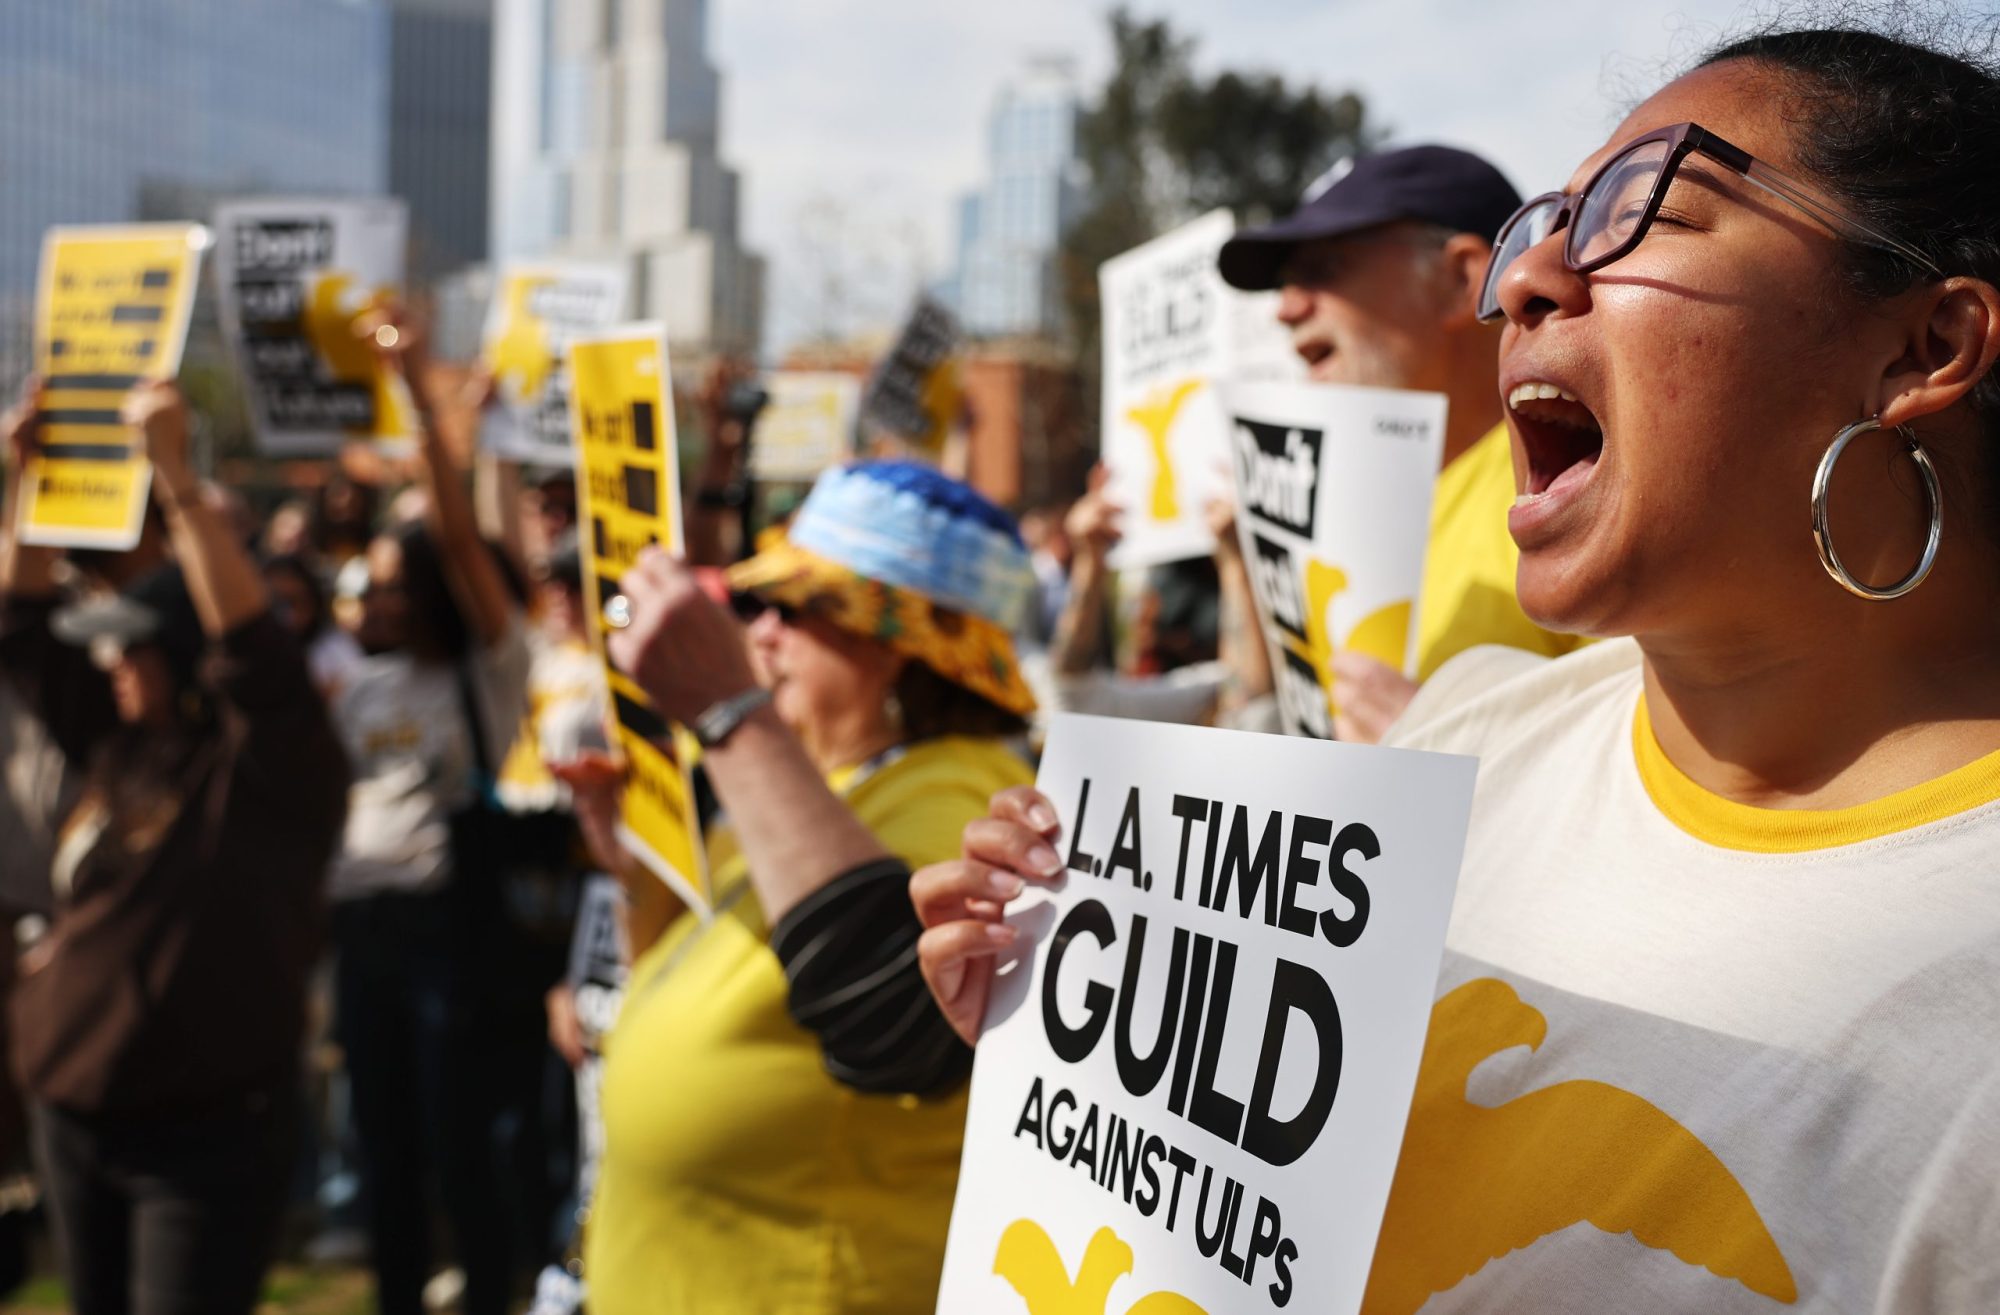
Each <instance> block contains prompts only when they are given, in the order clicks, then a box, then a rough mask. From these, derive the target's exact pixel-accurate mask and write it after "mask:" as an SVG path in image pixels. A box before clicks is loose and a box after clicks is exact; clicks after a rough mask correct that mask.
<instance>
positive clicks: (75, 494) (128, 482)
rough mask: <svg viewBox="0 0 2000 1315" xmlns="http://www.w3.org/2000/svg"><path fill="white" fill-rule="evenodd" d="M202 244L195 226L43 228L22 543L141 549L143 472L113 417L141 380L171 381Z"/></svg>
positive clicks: (131, 440) (146, 481)
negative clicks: (36, 396) (34, 430)
mask: <svg viewBox="0 0 2000 1315" xmlns="http://www.w3.org/2000/svg"><path fill="white" fill-rule="evenodd" d="M208 242H209V239H208V230H207V229H205V228H203V227H202V226H201V225H199V224H140V225H129V226H107V227H80V228H53V229H50V230H49V233H48V236H47V237H46V238H45V239H44V241H43V243H42V269H41V282H40V286H39V288H38V290H37V295H36V299H35V372H36V373H37V374H38V375H40V376H41V378H42V384H43V389H44V393H43V400H42V415H41V447H40V451H39V452H38V453H37V454H36V456H35V458H34V460H32V461H31V462H29V464H28V467H27V469H26V470H24V471H23V472H22V479H23V480H24V481H25V484H26V500H25V502H24V504H23V505H22V513H21V522H22V523H21V529H20V533H21V539H22V541H23V542H25V543H38V544H47V545H50V546H55V547H74V548H107V549H113V550H123V549H126V548H130V547H132V546H133V545H134V544H136V543H138V542H139V534H140V531H141V528H142V527H143V525H144V523H145V516H146V497H147V494H148V493H149V492H150V491H151V488H152V467H151V466H150V465H149V464H148V463H147V461H146V454H145V452H144V450H143V449H142V448H141V446H140V443H139V436H138V435H137V434H135V433H133V432H132V431H131V430H130V429H128V428H126V426H125V424H124V422H123V421H121V420H120V419H119V418H118V413H119V408H120V407H121V406H122V405H123V404H124V401H125V395H126V394H127V393H129V392H130V391H131V390H132V388H133V386H134V385H136V384H138V383H139V382H141V381H142V380H147V379H171V378H173V377H174V375H176V374H177V373H179V372H180V368H181V350H182V348H183V347H184V346H185V345H186V343H187V328H188V317H189V315H190V314H191V313H192V312H193V310H194V298H195V287H196V284H197V281H198V279H199V276H200V272H201V255H202V252H203V251H205V250H207V248H208Z"/></svg>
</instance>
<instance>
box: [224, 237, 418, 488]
mask: <svg viewBox="0 0 2000 1315" xmlns="http://www.w3.org/2000/svg"><path fill="white" fill-rule="evenodd" d="M215 224H216V228H217V230H218V232H219V234H220V239H221V245H220V247H219V249H218V250H217V253H216V262H217V265H216V268H217V280H216V281H217V285H218V290H219V291H220V293H221V310H222V327H223V333H224V336H225V337H226V338H227V339H228V341H229V345H230V348H231V351H232V352H233V353H234V355H235V357H236V360H237V362H238V364H239V366H240V368H241V370H242V373H243V381H244V389H245V392H246V393H247V394H248V402H249V406H250V418H251V422H252V426H253V428H254V429H255V430H256V433H257V444H258V446H259V447H261V448H262V449H263V450H264V451H265V452H267V453H270V454H272V455H274V456H315V455H317V456H330V455H332V454H333V453H336V452H338V451H339V450H340V448H341V447H342V446H343V445H345V444H346V443H349V442H352V441H354V440H357V439H361V440H368V441H371V442H374V443H377V444H380V445H382V446H384V447H386V448H389V449H391V450H396V449H400V448H404V447H408V446H409V445H410V444H411V443H412V442H413V441H414V440H415V437H416V432H417V430H416V407H415V404H414V402H413V400H412V399H411V397H410V391H409V388H408V386H407V385H406V384H405V383H404V382H403V379H402V377H401V376H400V375H397V374H394V373H392V372H389V371H386V370H384V369H383V368H382V365H381V362H380V360H379V359H378V358H377V357H376V355H375V351H374V349H373V348H372V347H371V346H369V344H368V343H366V342H365V341H363V340H362V339H361V338H359V337H357V336H356V334H355V326H356V324H357V322H358V321H360V320H361V318H362V317H363V316H365V315H369V314H372V313H373V312H374V311H376V310H377V309H378V308H379V307H380V306H381V305H382V303H383V302H384V301H386V300H388V299H389V298H392V297H394V296H396V295H397V289H398V288H399V287H400V286H401V284H402V281H403V246H404V243H405V240H406V235H407V231H408V212H407V211H406V210H405V208H404V205H403V203H402V202H401V201H397V200H393V199H371V200H315V199H310V198H308V199H296V198H278V199H269V198H260V199H256V200H245V201H232V202H229V203H228V204H226V205H222V206H219V207H217V209H216V212H215Z"/></svg>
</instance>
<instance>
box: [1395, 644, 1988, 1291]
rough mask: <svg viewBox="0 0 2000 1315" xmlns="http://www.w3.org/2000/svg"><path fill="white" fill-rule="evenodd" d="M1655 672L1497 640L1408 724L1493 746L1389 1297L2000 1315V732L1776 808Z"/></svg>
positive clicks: (1436, 741)
mask: <svg viewBox="0 0 2000 1315" xmlns="http://www.w3.org/2000/svg"><path fill="white" fill-rule="evenodd" d="M1640 688H1641V686H1640V664H1639V653H1638V649H1637V647H1636V646H1635V645H1634V644H1632V643H1631V642H1630V641H1618V642H1615V643H1610V644H1603V645H1599V646H1596V647H1593V648H1589V649H1585V650H1583V651H1581V652H1579V653H1575V654H1572V655H1570V656H1568V657H1564V658H1560V659H1556V660H1554V661H1548V660H1545V659H1539V658H1536V657H1534V656H1532V655H1530V654H1526V653H1522V652H1520V651H1518V650H1508V649H1497V648H1489V649H1479V650H1475V651H1473V652H1471V653H1468V654H1466V655H1465V656H1464V657H1463V658H1461V659H1460V660H1458V661H1456V662H1453V663H1451V664H1450V665H1448V666H1447V667H1446V668H1445V669H1444V670H1443V671H1442V672H1440V673H1439V675H1438V676H1437V677H1436V678H1435V679H1434V680H1432V681H1431V682H1430V683H1429V684H1428V685H1427V686H1426V687H1425V688H1424V690H1423V692H1422V693H1421V694H1420V695H1419V696H1418V699H1417V701H1416V702H1415V703H1413V704H1412V705H1411V707H1410V710H1409V712H1408V713H1407V714H1406V715H1405V717H1404V719H1403V720H1402V722H1401V723H1399V724H1398V725H1397V727H1396V728H1395V729H1394V731H1393V732H1392V733H1391V735H1390V737H1389V742H1390V743H1394V744H1399V745H1402V746H1405V747H1411V748H1421V749H1439V750H1447V751H1451V752H1456V753H1470V754H1477V755H1478V756H1479V757H1480V760H1481V762H1480V770H1479V785H1478V789H1477V793H1476V795H1475V798H1474V803H1473V815H1472V830H1471V834H1470V838H1469V840H1468V843H1467V847H1466V859H1465V869H1464V875H1463V877H1462V879H1461V881H1460V884H1459V892H1458V901H1457V904H1456V906H1455V908H1454V911H1453V915H1452V923H1451V930H1450V933H1449V935H1448V937H1447V940H1446V945H1447V952H1446V955H1445V962H1444V968H1443V971H1442V976H1441V980H1440V982H1439V999H1438V1003H1437V1005H1436V1007H1435V1009H1434V1011H1433V1014H1432V1018H1431V1028H1430V1034H1429V1037H1428V1039H1427V1040H1426V1042H1425V1050H1424V1063H1423V1069H1422V1073H1421V1075H1420V1077H1419V1079H1418V1083H1417V1092H1416V1097H1415V1100H1414V1102H1413V1104H1412V1108H1411V1116H1410V1123H1409V1130H1408V1133H1407V1135H1406V1136H1405V1139H1404V1145H1403V1154H1402V1160H1401V1162H1400V1164H1399V1166H1398V1169H1397V1177H1396V1183H1395V1187H1394V1190H1393V1191H1392V1193H1391V1197H1390V1202H1389V1209H1388V1213H1387V1215H1386V1217H1385V1219H1384V1223H1383V1228H1382V1236H1381V1242H1380V1244H1379V1246H1378V1249H1377V1253H1376V1260H1375V1267H1374V1271H1373V1273H1372V1275H1371V1278H1370V1283H1369V1291H1368V1299H1367V1302H1366V1304H1365V1306H1364V1311H1366V1312H1367V1315H1407V1313H1408V1312H1416V1311H1423V1312H1426V1315H1442V1313H1443V1312H1460V1311H1496V1310H1507V1311H1534V1312H1537V1313H1538V1315H1565V1313H1568V1312H1575V1313H1577V1315H1582V1313H1583V1312H1589V1313H1590V1315H1600V1313H1601V1312H1612V1311H1616V1312H1655V1311H1659V1312H1676V1313H1678V1312H1697V1311H1698V1312H1702V1313H1703V1315H1736V1313H1737V1312H1743V1313H1744V1315H1770V1313H1771V1312H1777V1311H1813V1312H1826V1313H1829V1315H1830V1313H1831V1312H1843V1313H1844V1312H1864V1311H1875V1312H1889V1313H1893V1315H1913V1313H1915V1312H1961V1311H1965V1312H1970V1311H2000V803H1996V800H2000V754H1994V755H1992V756H1989V757H1988V758H1985V759H1982V760H1980V761H1978V762H1976V763H1973V764H1972V765H1970V766H1968V767H1966V768H1963V769H1961V770H1960V771H1957V772H1954V773H1951V774H1950V775H1948V776H1946V777H1942V778H1940V779H1939V780H1936V781H1933V782H1930V783H1928V784H1926V785H1923V786H1919V787H1917V788H1916V789H1913V790H1909V791H1905V792H1903V793H1902V794H1899V795H1895V796H1891V797H1890V798H1888V799H1884V800H1880V801H1877V802H1875V803H1872V804H1868V805H1865V806H1862V807H1859V808H1853V809H1844V810H1837V811H1826V812H1800V811H1786V810H1768V809H1757V808H1749V807H1745V806H1742V805H1738V804H1735V803H1733V802H1730V801H1726V800H1723V799H1720V798H1718V797H1716V796H1714V795H1711V794H1708V793H1707V792H1705V791H1703V790H1702V789H1701V788H1700V787H1699V786H1697V785H1695V784H1694V783H1693V782H1692V781H1690V780H1688V779H1687V778H1686V777H1685V776H1683V775H1682V774H1680V773H1679V771H1678V770H1677V769H1675V768H1674V767H1673V765H1672V764H1671V763H1669V762H1668V761H1667V760H1666V758H1665V756H1664V755H1663V754H1662V753H1661V752H1660V750H1659V748H1658V745H1657V744H1656V743H1655V742H1654V740H1653V737H1652V731H1651V726H1650V724H1649V723H1648V722H1647V721H1646V719H1645V713H1644V709H1643V706H1642V700H1641V697H1640Z"/></svg>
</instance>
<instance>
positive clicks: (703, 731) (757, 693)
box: [688, 685, 771, 749]
mask: <svg viewBox="0 0 2000 1315" xmlns="http://www.w3.org/2000/svg"><path fill="white" fill-rule="evenodd" d="M770 701H771V691H770V690H767V689H765V688H764V687H763V686H761V685H758V686H755V687H753V688H751V689H746V690H744V691H743V692H742V693H741V694H733V695H731V696H730V697H728V698H726V699H723V700H722V701H721V702H719V703H711V704H709V706H708V707H707V708H705V709H703V710H702V712H701V715H700V716H698V717H696V718H695V719H694V722H693V724H691V725H690V726H689V727H688V729H689V730H691V731H693V732H694V738H695V740H696V742H697V743H699V744H700V745H701V747H702V748H704V749H716V748H720V747H721V746H722V742H723V741H724V740H727V739H728V738H729V737H730V736H732V735H734V734H735V733H736V728H737V727H738V726H741V725H742V724H743V723H744V721H746V720H747V719H748V718H749V716H750V714H751V713H753V712H755V711H757V709H759V708H761V707H763V706H764V705H765V704H767V703H769V702H770Z"/></svg>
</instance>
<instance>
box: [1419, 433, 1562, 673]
mask: <svg viewBox="0 0 2000 1315" xmlns="http://www.w3.org/2000/svg"><path fill="white" fill-rule="evenodd" d="M1513 505H1514V462H1513V457H1512V455H1511V453H1510V452H1509V450H1508V446H1507V426H1506V425H1504V424H1502V425H1498V426H1496V427H1495V428H1494V429H1493V430H1492V432H1490V433H1488V434H1486V435H1485V436H1484V437H1482V438H1481V439H1480V440H1479V441H1478V442H1476V443H1474V444H1473V445H1472V446H1471V447H1469V448H1467V449H1466V450H1465V451H1464V452H1461V453H1460V454H1459V456H1458V459H1457V460H1456V461H1453V462H1452V463H1451V464H1450V465H1447V466H1446V467H1445V468H1444V469H1443V470H1442V471H1441V472H1439V474H1438V482H1437V498H1436V501H1434V502H1433V503H1432V504H1431V538H1430V552H1429V554H1428V556H1427V557H1426V558H1425V560H1424V592H1423V599H1422V602H1421V605H1420V606H1421V609H1422V611H1421V614H1420V616H1419V617H1418V619H1417V679H1418V680H1419V681H1425V680H1429V679H1430V678H1431V673H1432V672H1434V671H1436V670H1437V669H1438V668H1439V667H1441V666H1443V665H1444V664H1445V663H1446V662H1447V661H1448V660H1450V659H1451V658H1454V657H1457V656H1458V655H1459V654H1460V653H1463V652H1464V651H1465V650H1466V649H1468V648H1477V647H1478V646H1479V645H1481V644H1504V645H1506V646H1507V647H1508V648H1521V649H1526V650H1527V651H1528V652H1530V653H1540V654H1542V655H1543V656H1545V657H1558V656H1560V655H1562V654H1564V653H1567V652H1570V651H1571V650H1572V649H1575V648H1578V647H1580V646H1581V645H1582V644H1583V643H1584V640H1583V639H1582V638H1581V637H1580V636H1577V635H1558V634H1555V633H1553V632H1552V631H1548V630H1544V629H1542V628H1541V627H1540V626H1538V625H1536V624H1535V623H1534V622H1533V621H1530V620H1529V619H1528V615H1527V613H1525V612H1523V611H1522V610H1521V604H1520V603H1519V602H1518V601H1517V600H1516V598H1515V595H1514V574H1515V570H1516V568H1517V566H1518V565H1519V563H1520V557H1521V553H1520V549H1518V548H1516V547H1515V546H1514V536H1512V535H1511V534H1509V533H1507V509H1508V508H1509V507H1511V506H1513Z"/></svg>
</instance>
